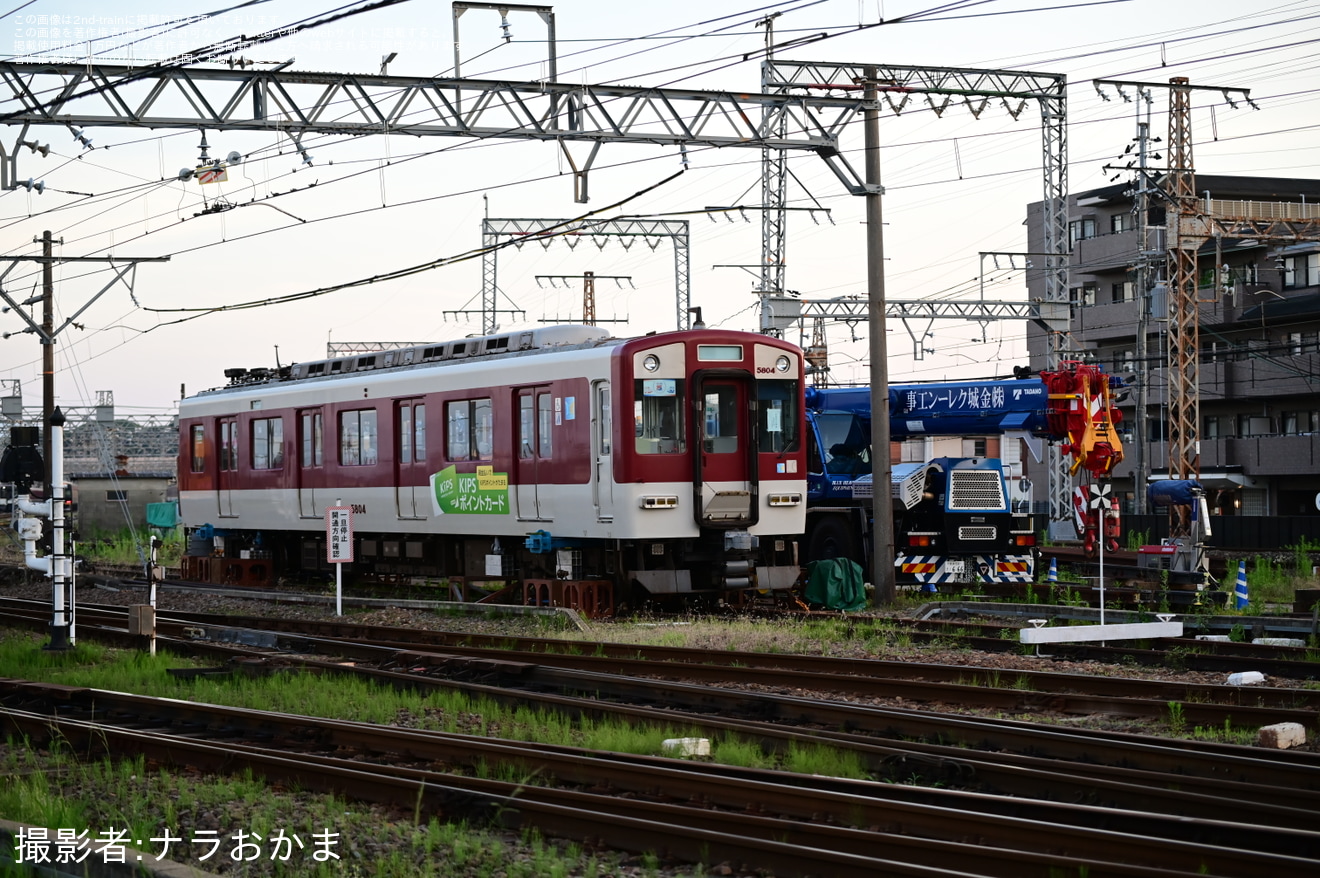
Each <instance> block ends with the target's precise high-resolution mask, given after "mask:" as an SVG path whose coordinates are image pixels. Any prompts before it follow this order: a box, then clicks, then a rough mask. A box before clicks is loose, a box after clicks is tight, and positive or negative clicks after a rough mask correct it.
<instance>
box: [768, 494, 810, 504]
mask: <svg viewBox="0 0 1320 878" xmlns="http://www.w3.org/2000/svg"><path fill="white" fill-rule="evenodd" d="M801 503H802V495H801V494H796V493H795V494H771V495H770V505H771V506H798V505H800V504H801Z"/></svg>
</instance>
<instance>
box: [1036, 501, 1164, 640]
mask: <svg viewBox="0 0 1320 878" xmlns="http://www.w3.org/2000/svg"><path fill="white" fill-rule="evenodd" d="M1113 502H1114V501H1113V498H1112V496H1111V495H1110V487H1109V485H1107V484H1105V485H1092V486H1091V491H1090V497H1089V498H1088V500H1087V503H1088V505H1089V506H1090V507H1091V508H1092V509H1095V510H1098V511H1099V512H1100V624H1099V625H1060V626H1057V627H1052V628H1046V627H1045V623H1046V622H1048V621H1049V620H1048V619H1028V620H1027V622H1028V623H1030V625H1031V627H1030V628H1023V629H1020V630H1019V631H1018V642H1019V643H1032V644H1035V645H1036V654H1037V655H1040V654H1041V652H1040V645H1041V644H1042V643H1081V642H1084V641H1089V640H1099V641H1101V642H1103V641H1106V640H1139V639H1146V638H1157V637H1182V635H1183V623H1181V622H1175V621H1173V614H1171V613H1156V614H1155V618H1157V619H1159V621H1158V622H1126V623H1124V622H1120V623H1118V624H1117V625H1106V624H1105V523H1106V522H1105V519H1106V518H1107V517H1108V515H1109V508H1110V504H1112V503H1113Z"/></svg>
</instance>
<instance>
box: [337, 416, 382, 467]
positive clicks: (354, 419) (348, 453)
mask: <svg viewBox="0 0 1320 878" xmlns="http://www.w3.org/2000/svg"><path fill="white" fill-rule="evenodd" d="M376 442H377V433H376V410H375V409H358V410H356V411H351V412H340V413H339V462H340V463H341V464H343V465H344V466H372V465H374V464H375V463H376V448H377V445H376Z"/></svg>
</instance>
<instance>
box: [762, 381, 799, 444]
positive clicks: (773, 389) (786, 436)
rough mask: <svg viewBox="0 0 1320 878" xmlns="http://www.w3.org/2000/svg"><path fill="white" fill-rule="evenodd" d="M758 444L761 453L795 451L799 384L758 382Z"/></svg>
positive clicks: (792, 382)
mask: <svg viewBox="0 0 1320 878" xmlns="http://www.w3.org/2000/svg"><path fill="white" fill-rule="evenodd" d="M756 398H757V403H758V405H757V417H756V419H757V426H756V432H757V441H758V444H759V446H760V449H761V451H763V452H765V451H770V452H775V453H778V452H781V451H793V450H795V449H796V448H797V444H798V437H797V425H798V406H797V400H798V383H797V382H796V381H768V380H763V381H758V382H756Z"/></svg>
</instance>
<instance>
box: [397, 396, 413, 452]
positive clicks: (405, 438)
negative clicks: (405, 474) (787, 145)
mask: <svg viewBox="0 0 1320 878" xmlns="http://www.w3.org/2000/svg"><path fill="white" fill-rule="evenodd" d="M399 463H412V406H410V405H401V406H399Z"/></svg>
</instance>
